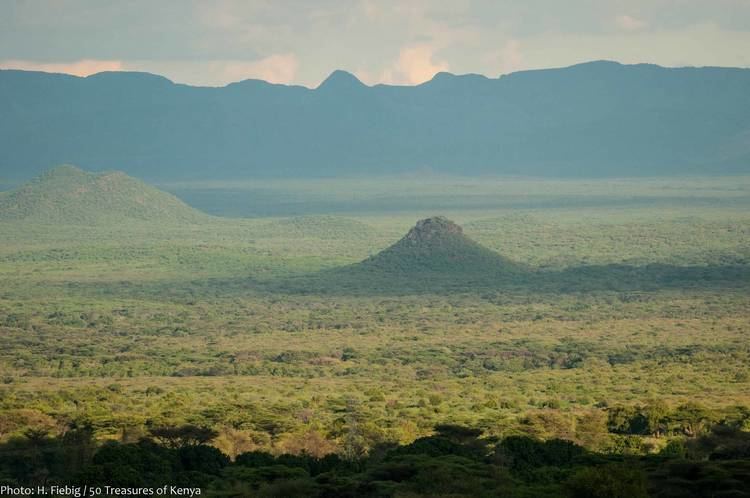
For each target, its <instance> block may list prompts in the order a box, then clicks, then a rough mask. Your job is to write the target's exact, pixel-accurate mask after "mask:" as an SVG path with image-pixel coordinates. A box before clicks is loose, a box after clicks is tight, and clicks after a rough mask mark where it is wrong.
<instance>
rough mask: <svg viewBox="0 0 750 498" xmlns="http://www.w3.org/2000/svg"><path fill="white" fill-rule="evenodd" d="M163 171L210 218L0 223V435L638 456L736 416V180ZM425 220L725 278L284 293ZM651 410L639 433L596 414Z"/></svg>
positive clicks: (554, 262)
mask: <svg viewBox="0 0 750 498" xmlns="http://www.w3.org/2000/svg"><path fill="white" fill-rule="evenodd" d="M167 187H169V188H170V189H171V190H172V191H174V192H175V193H177V194H178V195H179V196H181V197H183V198H184V199H187V200H188V201H190V200H191V199H192V200H193V201H194V202H193V203H194V204H196V205H197V207H200V208H203V209H205V210H207V211H209V212H211V214H214V215H229V217H227V218H219V217H217V218H206V219H204V218H201V219H200V220H198V221H196V222H194V223H183V224H178V223H171V224H168V225H164V224H163V223H159V224H150V223H148V222H135V221H134V222H132V223H119V224H115V225H109V226H107V225H101V226H91V225H89V226H86V225H81V224H71V225H64V224H60V223H54V224H50V223H44V222H43V221H44V220H41V221H40V220H39V219H38V218H37V219H36V220H35V221H34V222H33V223H29V222H23V223H22V222H17V221H12V222H11V221H8V222H3V223H0V233H1V234H2V243H0V282H2V285H0V340H1V342H2V348H0V378H1V379H2V382H3V383H2V385H0V416H1V417H2V420H3V425H2V427H0V438H4V439H8V438H11V437H14V436H19V435H22V434H24V432H25V431H28V430H29V429H30V428H37V429H39V428H41V429H44V430H46V431H48V432H49V433H50V434H56V433H62V432H64V427H66V426H67V425H68V424H70V423H71V421H75V422H78V423H79V424H80V423H84V422H85V423H90V424H92V425H93V427H94V429H95V433H96V436H97V437H98V438H99V439H123V440H127V439H128V438H132V437H133V434H144V433H145V432H146V430H147V429H148V427H153V426H161V425H179V424H185V423H190V424H195V425H200V426H207V427H211V428H214V429H215V430H217V431H218V432H219V434H220V435H219V437H218V438H217V439H216V440H215V442H214V444H215V445H216V446H217V447H219V448H220V449H222V451H224V452H225V453H227V454H228V455H230V456H234V455H237V454H240V453H242V452H244V451H248V450H255V449H258V450H264V451H269V452H272V453H286V452H291V453H299V452H301V451H304V452H307V453H308V454H314V455H322V454H325V453H329V452H337V453H342V452H345V451H346V449H347V448H348V447H350V446H351V444H352V433H353V432H352V431H353V430H354V429H353V424H354V425H356V431H355V432H356V435H357V438H358V442H357V444H359V445H361V447H362V449H363V451H368V450H369V449H371V448H374V447H376V446H377V445H378V444H382V443H386V442H396V443H402V444H404V443H410V442H411V441H413V440H414V439H416V438H418V437H420V436H425V435H428V434H430V433H431V432H432V430H433V427H434V426H435V425H436V424H440V423H454V424H461V425H466V426H471V427H477V428H480V429H482V430H483V431H484V432H485V434H486V435H491V436H507V435H511V434H529V435H533V436H535V437H541V438H544V439H548V438H553V437H561V438H565V439H569V440H572V441H575V442H577V443H578V444H581V445H584V446H586V447H588V448H591V449H597V450H603V449H606V450H608V451H612V452H619V453H623V452H624V453H636V454H646V453H654V452H658V451H660V450H661V449H663V448H664V447H666V445H667V444H668V443H669V441H671V440H673V439H675V438H678V439H679V438H684V437H685V435H686V434H688V432H689V431H690V430H692V429H689V428H690V427H692V425H690V424H695V420H692V419H690V417H688V416H686V415H685V412H686V410H688V408H690V407H692V408H695V407H696V406H697V407H699V408H700V410H701V411H700V416H699V419H700V420H701V421H702V422H701V423H702V424H704V425H705V426H706V427H708V426H709V425H710V424H711V423H714V422H717V423H718V422H720V421H726V420H734V421H737V423H739V424H740V425H742V424H745V425H750V409H748V407H750V369H749V368H748V365H750V342H748V338H747V334H748V332H749V331H750V313H748V310H750V292H748V291H749V290H750V282H749V281H747V280H746V279H745V275H746V273H737V274H736V276H735V277H732V275H733V272H734V271H735V269H737V271H741V272H746V271H747V268H748V266H750V237H749V236H750V214H748V213H750V209H749V208H750V179H748V178H726V179H710V180H709V179H686V180H682V181H679V182H675V181H672V180H660V179H643V180H622V181H612V182H604V181H589V182H567V181H564V182H563V181H559V182H557V181H547V182H543V181H531V180H522V179H512V180H502V179H489V180H485V181H477V180H466V179H447V178H441V179H428V180H424V179H409V178H401V179H397V180H393V179H378V180H357V179H349V180H335V181H325V180H316V181H287V182H254V183H252V184H247V185H244V184H233V185H232V186H231V189H229V190H227V187H228V186H227V185H221V184H216V185H185V184H183V185H170V186H167ZM258 199H262V201H263V202H262V203H260V201H259V200H258ZM243 200H244V202H243ZM434 214H442V215H446V216H448V217H450V218H452V219H454V220H455V221H457V222H458V223H460V224H462V225H463V227H464V231H465V233H466V234H467V235H468V236H470V237H471V238H473V239H474V240H476V241H478V242H480V243H481V244H483V245H485V246H486V247H489V248H491V249H493V250H495V251H497V252H499V253H500V254H502V255H503V256H505V257H507V258H509V259H510V260H512V261H514V262H516V263H519V264H522V265H525V266H528V267H529V268H532V269H534V270H540V271H551V272H557V274H560V273H564V272H569V271H574V270H576V269H579V268H581V267H591V266H597V267H602V268H607V267H608V266H609V265H626V266H629V267H635V268H648V265H653V264H661V265H669V266H670V267H674V268H718V269H722V268H724V269H727V268H729V270H726V271H725V276H724V278H722V279H719V280H716V281H703V280H700V279H697V280H696V279H693V280H690V281H680V282H678V283H676V284H673V285H644V286H639V285H631V286H629V287H628V288H626V289H620V288H618V286H617V285H613V286H611V288H608V287H607V286H604V287H602V286H596V287H586V286H583V287H578V288H572V289H568V288H566V287H564V286H556V287H552V288H550V287H544V286H536V285H533V284H532V285H525V286H523V285H521V286H519V285H515V286H502V285H500V286H496V287H483V288H465V287H464V288H461V289H459V290H455V291H451V292H446V291H445V290H444V289H443V290H440V289H435V291H434V292H430V291H429V288H430V286H429V285H426V286H425V287H424V288H422V289H421V290H420V291H419V292H413V289H411V288H410V287H403V288H401V287H398V286H396V287H395V288H389V289H388V292H382V289H380V290H379V289H377V288H375V287H374V286H372V289H373V292H371V293H368V292H363V291H362V288H365V289H367V285H368V283H367V282H365V283H364V285H363V286H362V287H360V288H359V291H358V292H355V293H348V292H347V290H346V288H345V287H343V288H342V287H341V286H339V285H338V284H337V281H336V279H335V278H327V279H325V280H322V281H321V280H318V283H317V284H316V285H315V286H310V287H309V288H306V287H305V285H306V284H305V283H306V282H310V280H309V279H311V278H315V276H316V275H319V272H323V273H324V274H325V272H327V271H330V270H332V269H335V268H338V267H341V266H345V265H349V264H353V263H356V262H358V261H361V260H363V259H365V258H367V257H368V256H370V255H372V254H375V253H377V252H378V251H380V250H382V249H384V248H386V247H388V246H389V245H391V244H393V243H394V242H396V241H397V240H398V239H399V238H400V237H402V236H403V235H404V233H406V231H407V230H408V229H409V228H410V227H411V226H412V225H413V224H414V222H415V221H416V220H417V219H420V218H422V217H425V216H429V215H434ZM232 215H234V216H236V215H243V216H247V217H244V218H239V217H232ZM334 274H335V273H334ZM603 275H604V276H603V277H601V276H600V277H601V278H604V279H605V280H606V278H607V274H603ZM727 275H728V276H727ZM617 278H618V277H617V274H612V279H617ZM290 281H291V282H296V284H295V285H292V286H290V285H289V284H288V283H289V282H290ZM300 282H301V283H302V284H301V285H300V284H299V283H300ZM320 282H323V283H324V285H325V286H328V287H329V288H326V289H322V290H323V291H321V288H320V285H321V284H320ZM615 283H616V282H615ZM428 284H429V283H428ZM425 289H426V290H425ZM661 404H664V405H665V408H664V410H663V411H664V414H663V415H662V416H661V418H660V419H659V422H658V424H660V425H659V428H658V429H654V428H651V429H649V430H643V429H628V428H624V426H623V425H622V423H620V422H621V421H619V422H618V419H617V416H618V413H622V410H631V411H633V410H635V411H638V410H645V409H646V408H647V407H649V406H657V405H658V406H661ZM620 408H622V410H620ZM618 410H620V411H618ZM633 413H634V412H633ZM691 413H692V412H691ZM631 416H632V413H631ZM618 424H620V425H618Z"/></svg>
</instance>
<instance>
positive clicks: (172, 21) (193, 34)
mask: <svg viewBox="0 0 750 498" xmlns="http://www.w3.org/2000/svg"><path fill="white" fill-rule="evenodd" d="M601 59H607V60H615V61H619V62H622V63H628V64H630V63H640V62H648V63H655V64H660V65H663V66H670V67H675V66H732V67H750V0H522V1H509V0H433V1H426V0H382V1H379V0H348V1H347V0H245V1H240V0H214V1H210V0H129V1H124V0H46V1H43V0H0V68H6V69H8V68H16V69H27V70H40V71H49V72H64V73H70V74H75V75H79V76H86V75H89V74H93V73H96V72H100V71H120V70H122V71H147V72H151V73H155V74H161V75H164V76H166V77H168V78H169V79H171V80H173V81H176V82H179V83H187V84H191V85H205V86H222V85H226V84H228V83H231V82H234V81H240V80H244V79H249V78H257V79H263V80H266V81H271V82H274V83H284V84H298V85H304V86H307V87H311V88H314V87H316V86H318V85H319V84H320V83H321V81H323V80H324V79H325V78H326V77H327V76H328V75H329V74H330V73H331V72H332V71H333V70H335V69H343V70H346V71H349V72H351V73H354V74H355V75H356V76H357V77H358V78H359V79H360V80H362V81H363V82H365V83H366V84H377V83H387V84H398V85H414V84H419V83H422V82H424V81H427V80H429V79H431V78H432V76H434V74H435V73H437V72H440V71H449V72H452V73H455V74H465V73H479V74H484V75H486V76H489V77H497V76H499V75H501V74H506V73H509V72H514V71H518V70H524V69H538V68H547V67H562V66H568V65H572V64H576V63H579V62H585V61H590V60H601Z"/></svg>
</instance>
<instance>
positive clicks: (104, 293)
mask: <svg viewBox="0 0 750 498" xmlns="http://www.w3.org/2000/svg"><path fill="white" fill-rule="evenodd" d="M45 288H46V289H47V290H51V289H54V288H57V289H58V290H59V291H60V292H63V293H64V294H66V295H83V296H86V297H88V298H100V299H122V298H145V299H153V300H156V301H171V300H174V301H187V302H194V301H196V302H197V301H202V300H206V299H219V298H225V297H239V296H245V297H248V296H274V295H278V296H281V295H289V296H295V295H296V296H306V295H309V296H315V295H319V296H334V297H335V296H341V297H345V296H351V297H358V296H385V297H387V296H409V295H451V294H483V293H486V292H500V293H508V294H514V295H524V294H527V295H544V294H568V293H569V294H586V293H597V292H639V291H641V292H656V291H660V290H717V291H720V290H742V289H750V266H748V265H726V266H724V265H710V266H674V265H666V264H651V265H646V266H627V265H592V266H578V267H572V268H567V269H564V270H539V269H528V268H527V269H524V268H515V269H513V270H512V271H505V272H501V273H495V274H492V273H486V274H478V273H472V274H468V275H467V274H461V273H450V272H449V273H440V272H421V273H417V272H395V271H390V272H387V271H381V270H378V269H372V268H363V267H361V266H359V265H350V266H344V267H339V268H333V269H328V270H323V271H320V272H316V273H310V274H297V275H290V276H281V277H277V278H271V279H263V280H261V279H256V278H252V277H249V276H238V277H233V278H203V279H194V280H185V279H180V280H157V281H149V282H141V281H114V282H65V283H47V284H45Z"/></svg>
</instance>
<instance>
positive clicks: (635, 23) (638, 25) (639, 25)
mask: <svg viewBox="0 0 750 498" xmlns="http://www.w3.org/2000/svg"><path fill="white" fill-rule="evenodd" d="M615 24H617V26H618V27H619V28H620V29H624V30H625V31H638V30H640V29H643V28H645V27H646V26H647V25H648V23H647V22H646V21H644V20H643V19H638V18H637V17H632V16H628V15H621V16H617V17H615Z"/></svg>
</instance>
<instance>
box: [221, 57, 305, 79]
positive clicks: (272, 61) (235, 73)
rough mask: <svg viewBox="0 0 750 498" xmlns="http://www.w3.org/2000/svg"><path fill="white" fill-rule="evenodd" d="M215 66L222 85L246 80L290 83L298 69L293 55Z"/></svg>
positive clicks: (228, 62) (296, 60) (222, 63)
mask: <svg viewBox="0 0 750 498" xmlns="http://www.w3.org/2000/svg"><path fill="white" fill-rule="evenodd" d="M215 64H216V66H217V69H218V70H219V71H220V73H221V75H222V78H221V79H222V80H223V82H224V83H230V82H232V81H240V80H244V79H248V78H255V79H261V80H265V81H268V82H270V83H291V82H293V81H294V79H295V77H296V76H297V69H298V68H299V61H298V59H297V57H296V56H295V55H294V54H274V55H270V56H268V57H265V58H263V59H259V60H257V61H219V62H216V63H215Z"/></svg>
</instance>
